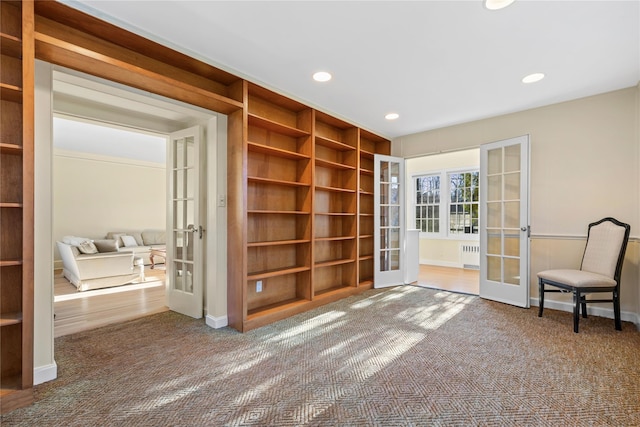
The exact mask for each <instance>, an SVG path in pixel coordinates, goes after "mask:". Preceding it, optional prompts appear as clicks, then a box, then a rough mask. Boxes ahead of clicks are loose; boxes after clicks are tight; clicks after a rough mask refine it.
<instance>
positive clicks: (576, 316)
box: [573, 290, 580, 334]
mask: <svg viewBox="0 0 640 427" xmlns="http://www.w3.org/2000/svg"><path fill="white" fill-rule="evenodd" d="M579 323H580V292H578V290H574V291H573V332H575V333H576V334H577V333H578V324H579Z"/></svg>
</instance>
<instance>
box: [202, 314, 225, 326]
mask: <svg viewBox="0 0 640 427" xmlns="http://www.w3.org/2000/svg"><path fill="white" fill-rule="evenodd" d="M205 319H206V322H207V326H209V327H211V328H213V329H220V328H224V327H225V326H227V325H228V324H229V319H228V318H227V316H219V317H214V316H210V315H208V314H207V316H206V317H205Z"/></svg>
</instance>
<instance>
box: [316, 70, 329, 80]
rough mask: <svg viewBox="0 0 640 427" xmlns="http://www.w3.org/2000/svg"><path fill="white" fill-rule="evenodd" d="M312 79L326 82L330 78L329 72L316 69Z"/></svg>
mask: <svg viewBox="0 0 640 427" xmlns="http://www.w3.org/2000/svg"><path fill="white" fill-rule="evenodd" d="M313 80H315V81H317V82H328V81H329V80H331V74H329V73H327V72H326V71H318V72H317V73H315V74H314V75H313Z"/></svg>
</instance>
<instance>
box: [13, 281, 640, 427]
mask: <svg viewBox="0 0 640 427" xmlns="http://www.w3.org/2000/svg"><path fill="white" fill-rule="evenodd" d="M536 316H537V312H536V310H533V309H532V310H525V309H519V308H516V307H511V306H508V305H504V304H500V303H494V302H490V301H485V300H482V299H480V298H478V297H474V296H468V295H461V294H452V293H448V292H441V291H436V290H431V289H424V288H419V287H412V286H404V287H398V288H392V289H387V290H372V291H367V292H365V293H364V294H362V295H359V296H356V297H350V298H347V299H344V300H342V301H339V302H336V303H333V304H330V305H327V306H324V307H321V308H319V309H316V310H313V311H310V312H307V313H304V314H301V315H298V316H294V317H292V318H289V319H287V320H284V321H281V322H278V323H275V324H273V325H270V326H266V327H264V328H261V329H258V330H255V331H252V332H249V333H246V334H240V333H237V332H235V331H233V330H231V329H229V328H224V329H221V330H214V329H210V328H208V327H207V326H206V325H205V324H204V322H203V321H202V320H199V321H198V320H193V319H189V318H187V317H184V316H181V315H178V314H175V313H171V312H168V313H162V314H158V315H153V316H150V317H146V318H143V319H138V320H135V321H131V322H128V323H124V324H121V325H116V326H108V327H104V328H101V329H98V330H94V331H89V332H83V333H79V334H75V335H69V336H65V337H61V338H58V339H56V343H55V344H56V362H57V363H58V374H59V378H58V379H57V380H55V381H52V382H50V383H46V384H42V385H40V386H37V387H36V388H35V396H36V403H35V404H34V405H33V406H31V407H28V408H24V409H19V410H16V411H14V412H12V413H10V414H8V415H5V416H3V417H2V423H1V424H2V426H3V427H5V426H14V425H25V426H93V425H114V426H221V425H261V426H264V425H274V426H289V425H291V426H297V425H331V426H333V425H340V426H349V425H352V426H363V425H380V426H387V425H398V426H399V425H443V426H445V425H446V426H450V425H459V426H470V425H483V426H486V425H504V426H523V425H541V426H561V425H563V426H569V425H571V426H638V425H640V333H639V332H638V331H637V330H636V328H635V326H634V325H633V324H630V323H624V324H623V330H622V331H621V332H616V331H614V329H613V321H612V320H610V319H603V318H597V317H590V318H589V319H586V320H584V319H583V320H582V321H581V324H580V328H581V329H580V334H574V333H573V332H572V323H571V315H570V314H569V313H564V312H558V311H554V310H546V311H545V317H543V318H538V317H536Z"/></svg>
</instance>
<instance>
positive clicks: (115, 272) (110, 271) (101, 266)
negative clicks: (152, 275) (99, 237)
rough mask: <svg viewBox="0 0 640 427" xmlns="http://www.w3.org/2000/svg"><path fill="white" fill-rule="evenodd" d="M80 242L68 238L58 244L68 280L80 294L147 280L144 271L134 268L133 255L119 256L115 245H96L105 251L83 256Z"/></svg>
mask: <svg viewBox="0 0 640 427" xmlns="http://www.w3.org/2000/svg"><path fill="white" fill-rule="evenodd" d="M76 239H78V238H76ZM85 241H89V242H91V241H90V240H88V239H85ZM80 242H81V240H73V239H68V238H66V237H65V238H64V239H63V241H62V242H61V241H58V242H56V244H57V246H58V250H59V252H60V257H61V258H62V264H63V274H64V277H66V278H67V280H69V281H70V282H71V283H73V284H74V285H75V286H76V287H77V288H78V291H87V290H90V289H99V288H109V287H113V286H121V285H125V284H127V283H131V282H134V281H137V280H141V279H143V278H144V267H143V266H141V265H140V266H136V265H134V259H136V258H135V257H134V254H133V252H118V251H117V247H116V244H115V242H114V241H111V242H107V241H93V242H92V243H93V245H94V247H97V248H101V249H102V250H104V252H97V253H82V252H81V250H80V245H79V244H78V243H80ZM113 249H115V251H114V250H113Z"/></svg>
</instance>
